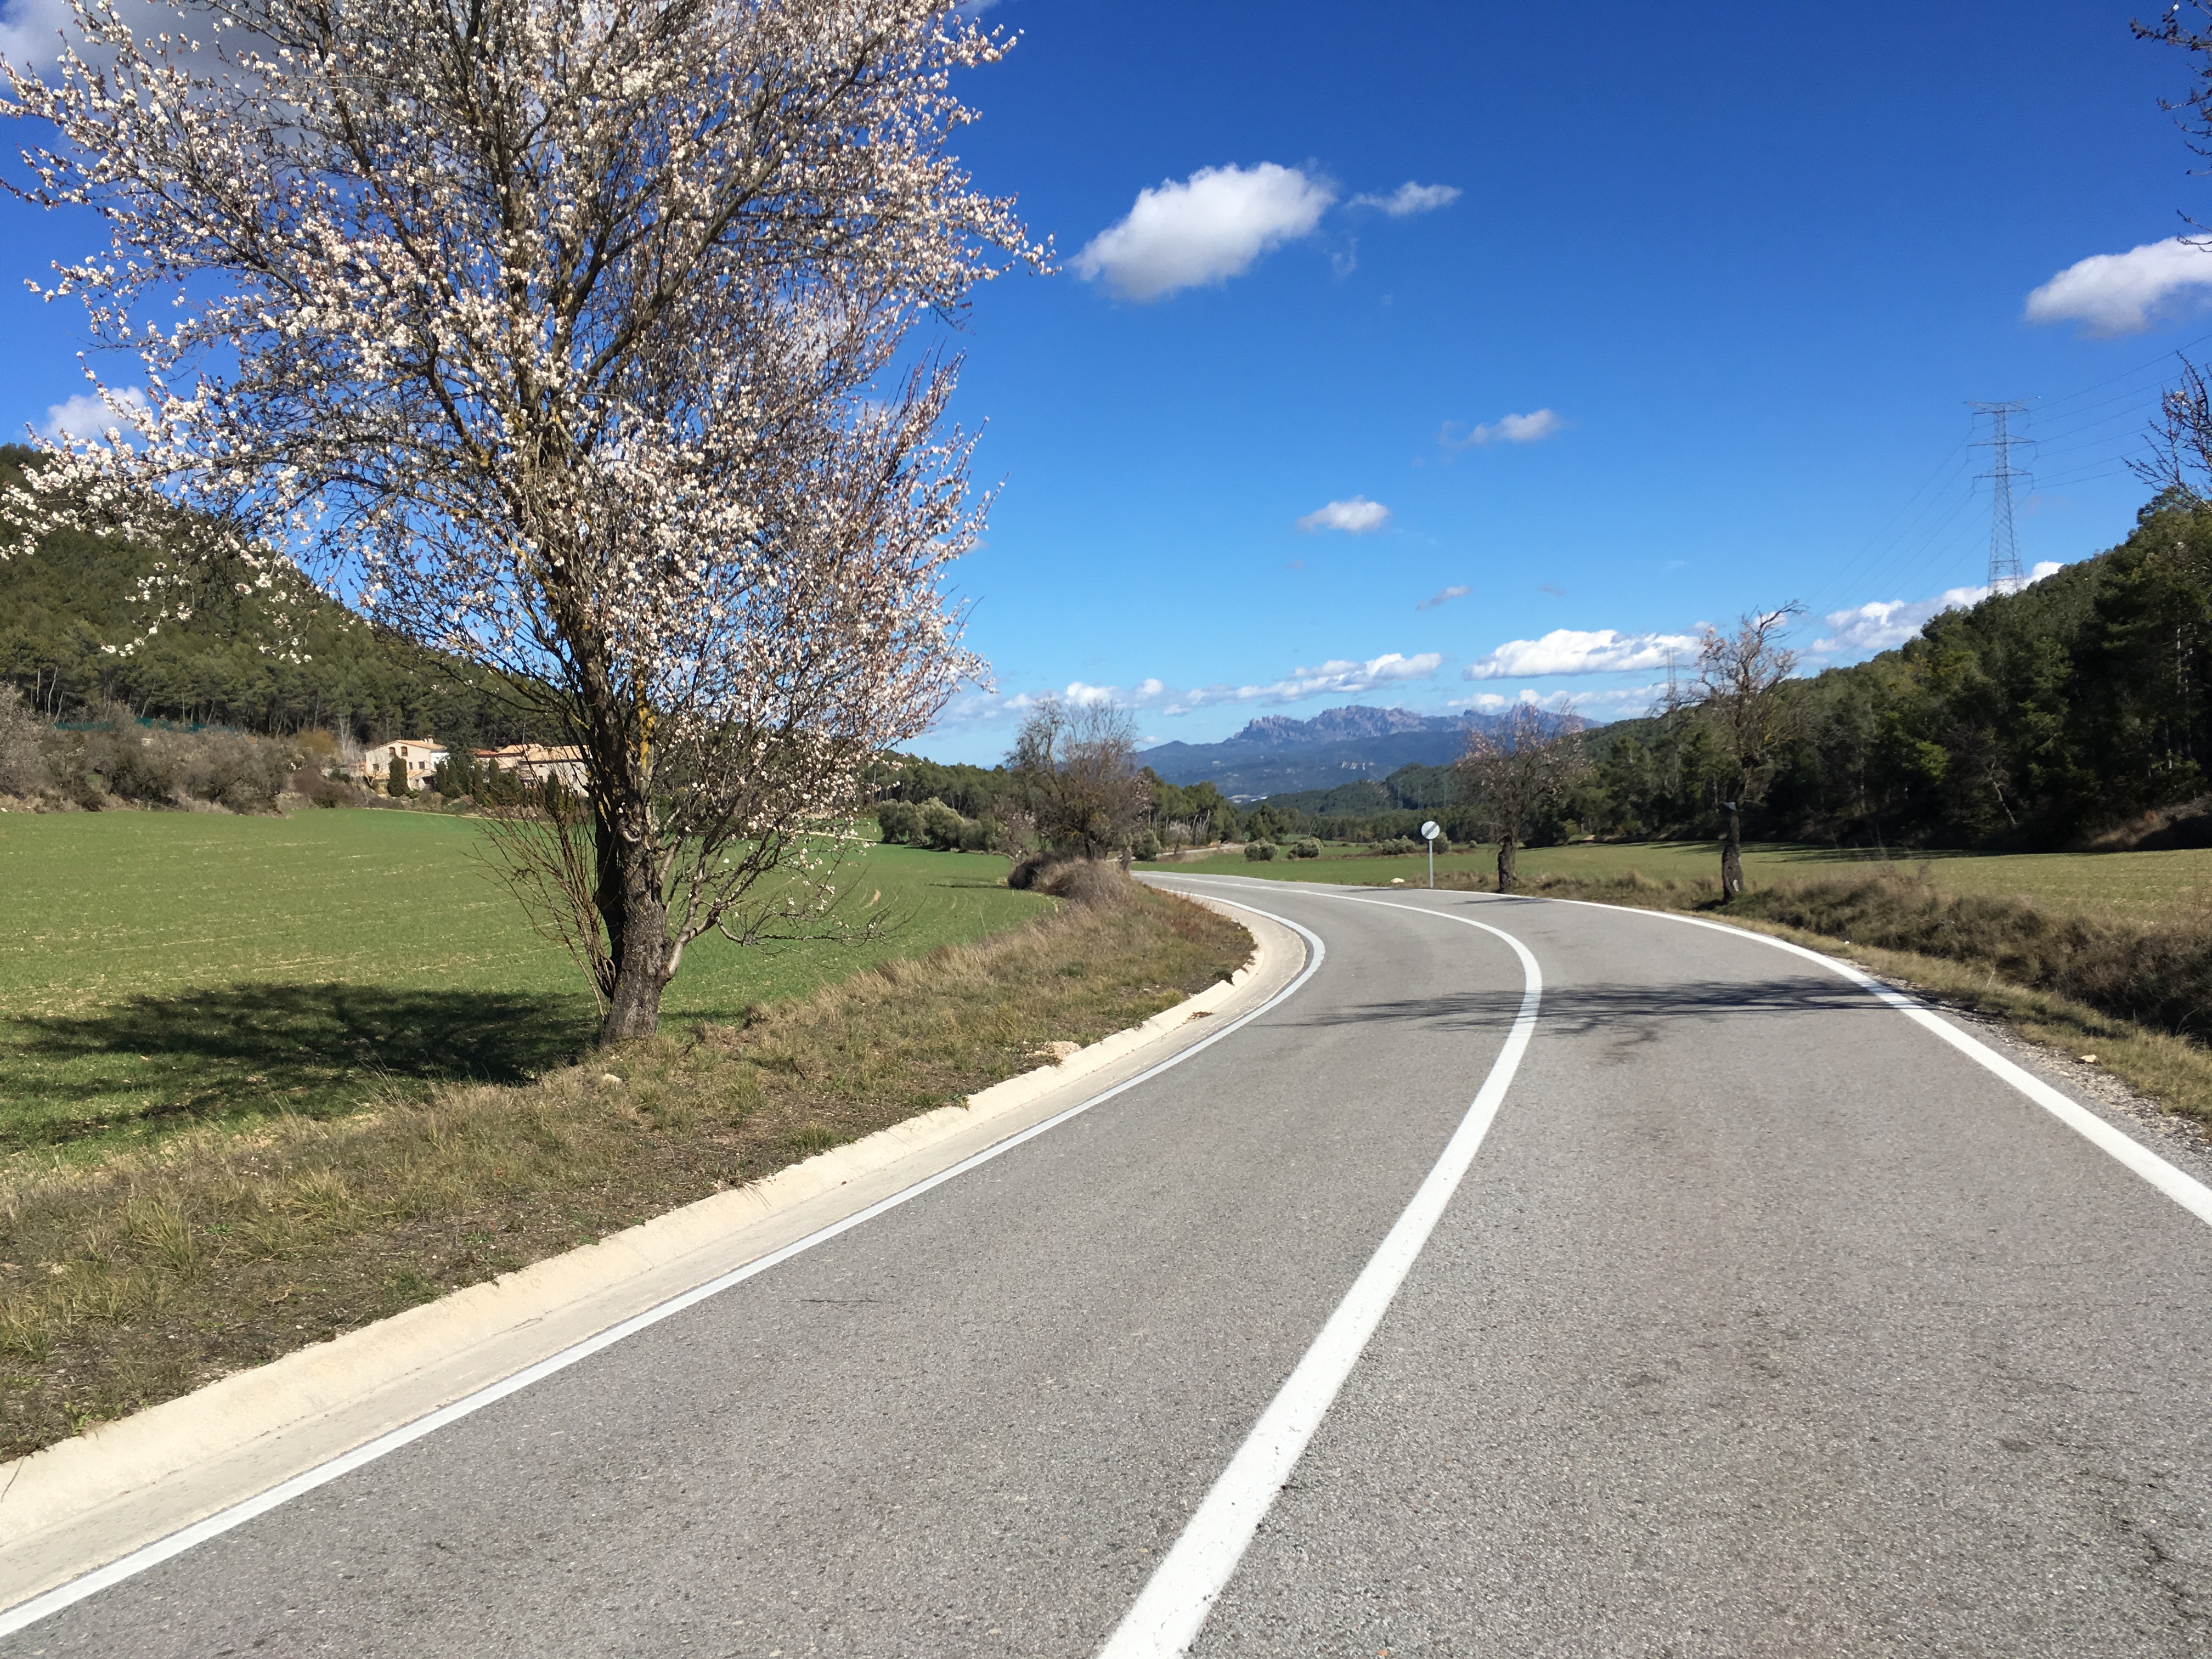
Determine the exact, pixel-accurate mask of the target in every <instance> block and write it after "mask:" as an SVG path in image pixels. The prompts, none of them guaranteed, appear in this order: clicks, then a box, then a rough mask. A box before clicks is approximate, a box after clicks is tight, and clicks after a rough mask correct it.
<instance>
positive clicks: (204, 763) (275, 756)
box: [46, 704, 297, 812]
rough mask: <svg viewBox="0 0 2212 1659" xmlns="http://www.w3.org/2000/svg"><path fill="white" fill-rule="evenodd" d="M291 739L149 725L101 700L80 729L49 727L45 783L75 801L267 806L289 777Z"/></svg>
mask: <svg viewBox="0 0 2212 1659" xmlns="http://www.w3.org/2000/svg"><path fill="white" fill-rule="evenodd" d="M296 764H297V757H295V754H294V753H293V751H292V750H291V749H290V748H289V746H288V745H286V744H281V743H276V742H275V741H272V740H271V739H270V738H257V737H253V736H251V735H250V734H248V733H246V732H229V731H223V730H219V729H218V730H211V731H205V732H179V731H177V730H174V729H173V728H171V727H167V726H147V725H143V724H142V723H141V722H140V721H139V720H137V719H136V718H135V717H134V716H133V715H132V714H131V711H130V710H129V709H127V708H123V707H122V706H121V705H120V704H107V705H103V706H102V707H101V708H99V709H98V710H96V711H95V713H94V720H93V723H92V724H91V725H89V726H86V727H85V728H84V729H82V730H81V731H76V732H60V731H56V732H53V733H52V738H51V739H50V742H49V746H48V750H47V753H46V774H47V779H48V783H49V786H50V787H54V788H57V789H59V790H60V791H61V792H62V793H65V794H67V795H69V796H70V797H71V798H73V799H76V801H77V803H78V804H79V805H83V806H86V807H99V806H100V805H105V804H106V799H107V798H108V797H109V796H117V797H119V798H121V799H124V800H127V801H135V802H137V803H139V804H140V805H149V806H160V805H184V804H185V802H187V801H191V800H196V799H197V800H204V801H207V802H210V804H212V805H217V806H223V807H228V809H229V810H230V811H234V812H254V811H270V810H272V809H273V808H274V807H275V806H276V797H277V796H278V795H279V794H280V793H283V790H284V789H285V787H287V786H288V785H289V784H290V783H291V782H292V781H293V779H294V773H295V766H296Z"/></svg>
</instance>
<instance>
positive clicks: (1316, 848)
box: [1290, 836, 1321, 859]
mask: <svg viewBox="0 0 2212 1659" xmlns="http://www.w3.org/2000/svg"><path fill="white" fill-rule="evenodd" d="M1290 855H1291V857H1292V858H1294V859H1317V858H1319V857H1320V856H1321V842H1319V841H1318V840H1316V838H1315V837H1313V836H1299V837H1298V838H1297V840H1296V841H1294V842H1291V845H1290Z"/></svg>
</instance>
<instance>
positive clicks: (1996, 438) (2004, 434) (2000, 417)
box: [1966, 403, 2029, 593]
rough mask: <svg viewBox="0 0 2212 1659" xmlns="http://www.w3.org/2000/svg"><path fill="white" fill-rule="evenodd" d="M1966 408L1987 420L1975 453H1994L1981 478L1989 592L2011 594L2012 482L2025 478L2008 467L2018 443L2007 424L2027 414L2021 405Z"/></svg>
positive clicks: (2014, 564) (2014, 584) (2015, 584)
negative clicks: (1985, 493)
mask: <svg viewBox="0 0 2212 1659" xmlns="http://www.w3.org/2000/svg"><path fill="white" fill-rule="evenodd" d="M1966 407H1967V408H1969V409H1971V410H1974V411H1975V412H1976V413H1977V414H1981V415H1986V416H1989V417H1990V435H1989V436H1988V437H1986V438H1978V439H1976V440H1975V441H1974V447H1975V448H1977V449H1988V450H1991V451H1993V452H1994V454H1993V455H1992V457H1991V459H1994V460H1995V461H1996V465H1995V466H1993V467H1991V468H1990V470H1989V471H1987V472H1984V473H1983V474H1981V476H1982V477H1984V478H1987V479H1989V480H1990V592H1992V593H2012V592H2018V591H2019V589H2020V587H2021V573H2020V538H2019V536H2018V535H2017V534H2016V533H2015V532H2014V530H2013V523H2012V481H2013V480H2014V479H2015V478H2025V477H2028V476H2029V475H2028V474H2027V472H2026V471H2022V470H2021V468H2019V467H2016V466H2015V465H2013V464H2012V447H2013V445H2015V443H2018V442H2020V441H2021V440H2020V439H2019V438H2017V437H2016V436H2015V435H2014V433H2013V431H2012V428H2011V426H2010V424H2009V422H2011V420H2012V417H2013V416H2015V415H2025V414H2027V404H2023V403H2002V404H1977V403H1969V404H1967V405H1966Z"/></svg>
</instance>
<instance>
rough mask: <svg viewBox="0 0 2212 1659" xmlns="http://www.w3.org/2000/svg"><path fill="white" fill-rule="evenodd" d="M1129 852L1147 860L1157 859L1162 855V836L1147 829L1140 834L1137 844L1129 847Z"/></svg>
mask: <svg viewBox="0 0 2212 1659" xmlns="http://www.w3.org/2000/svg"><path fill="white" fill-rule="evenodd" d="M1129 852H1130V854H1131V855H1132V856H1133V857H1136V858H1139V859H1145V860H1152V859H1156V858H1158V857H1159V855H1160V838H1159V837H1158V836H1156V835H1154V834H1153V833H1152V831H1151V830H1149V829H1146V830H1145V831H1143V832H1142V833H1141V834H1139V836H1138V837H1137V839H1136V842H1135V844H1134V845H1133V846H1132V847H1131V848H1129Z"/></svg>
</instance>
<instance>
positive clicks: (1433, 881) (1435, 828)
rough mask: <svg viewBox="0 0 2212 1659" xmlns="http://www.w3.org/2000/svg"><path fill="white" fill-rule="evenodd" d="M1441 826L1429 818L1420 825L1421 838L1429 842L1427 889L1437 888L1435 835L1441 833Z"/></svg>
mask: <svg viewBox="0 0 2212 1659" xmlns="http://www.w3.org/2000/svg"><path fill="white" fill-rule="evenodd" d="M1443 832H1444V831H1443V825H1442V824H1440V823H1437V821H1436V820H1435V819H1434V818H1431V819H1430V820H1429V821H1428V822H1427V823H1425V824H1423V825H1422V826H1421V839H1422V840H1423V841H1425V842H1428V844H1429V890H1430V891H1431V892H1432V893H1433V892H1434V891H1436V888H1437V836H1441V835H1442V834H1443Z"/></svg>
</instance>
